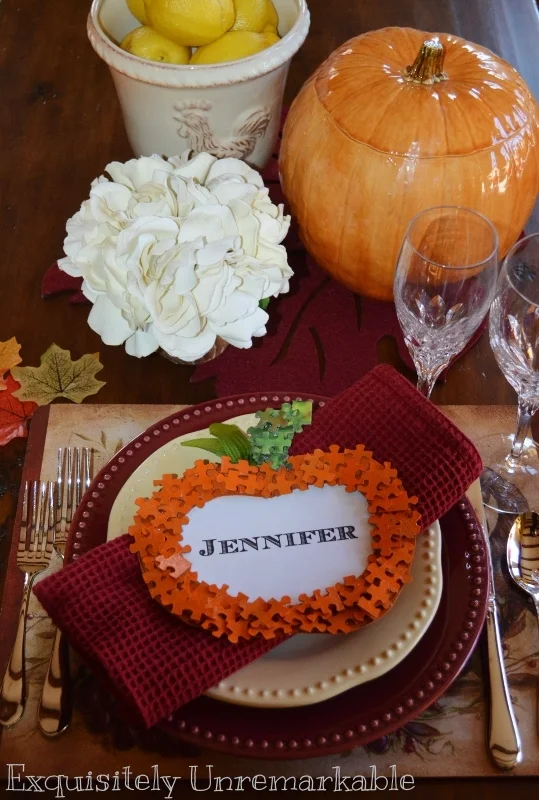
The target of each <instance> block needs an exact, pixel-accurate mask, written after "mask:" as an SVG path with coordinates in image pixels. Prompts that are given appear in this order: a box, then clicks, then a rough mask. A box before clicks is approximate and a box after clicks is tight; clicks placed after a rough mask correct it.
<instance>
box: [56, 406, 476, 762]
mask: <svg viewBox="0 0 539 800" xmlns="http://www.w3.org/2000/svg"><path fill="white" fill-rule="evenodd" d="M292 399H298V400H312V401H313V404H314V405H315V406H316V407H322V406H323V405H324V404H325V402H326V401H327V398H325V397H320V396H318V395H312V394H310V393H309V394H301V393H296V392H287V393H285V392H264V393H256V394H255V393H253V394H248V395H236V396H232V397H228V398H220V399H218V400H213V401H209V402H205V403H201V404H199V405H195V406H190V407H189V408H188V409H185V410H183V411H179V412H178V413H176V414H171V415H169V416H168V417H166V418H165V419H163V420H161V421H160V422H157V423H155V424H154V425H151V426H150V427H149V428H147V429H146V431H143V432H142V433H141V434H139V435H138V436H137V437H135V438H134V439H133V440H132V441H131V442H129V443H128V444H127V445H125V446H124V447H123V448H122V450H120V451H119V452H118V453H117V454H116V455H115V456H114V457H113V458H112V459H111V460H110V461H109V462H108V464H106V465H105V467H104V468H103V469H102V470H101V471H100V472H99V473H98V475H97V476H96V478H95V479H94V481H93V482H92V484H91V486H90V488H89V489H88V491H87V492H86V493H85V495H84V497H83V499H82V502H81V504H80V505H79V507H78V509H77V512H76V514H75V516H74V518H73V522H72V526H71V531H70V535H69V540H68V544H67V548H66V555H65V563H66V564H67V563H70V562H71V561H74V560H76V559H77V558H79V557H80V556H81V555H83V554H84V552H86V551H88V550H90V549H91V548H92V547H94V546H96V545H97V544H98V542H94V543H90V542H89V541H88V533H89V530H90V526H91V524H92V518H93V517H94V516H98V513H99V512H101V513H103V508H102V506H103V505H106V503H107V502H108V501H109V500H110V495H111V494H112V495H113V496H114V497H115V491H116V487H117V484H118V483H119V482H121V479H122V477H123V476H124V474H126V473H127V474H130V471H133V470H134V469H136V467H137V466H139V465H140V464H141V463H142V462H143V461H144V460H145V459H146V458H147V456H148V454H149V453H150V452H153V450H154V449H157V447H160V446H161V445H162V444H163V443H164V442H165V441H169V440H170V439H172V438H175V437H176V436H177V435H178V432H179V430H181V428H180V426H182V427H183V428H184V429H185V430H183V432H185V433H187V432H190V431H192V430H196V427H197V426H199V425H200V421H201V417H202V418H204V416H205V415H210V414H211V415H212V419H213V418H219V419H226V418H227V416H230V413H231V412H232V413H235V412H237V410H238V409H241V410H245V409H246V408H249V407H250V408H252V409H255V408H256V407H257V406H256V404H257V403H259V404H260V407H262V405H263V404H264V403H268V402H279V401H280V402H290V400H292ZM206 419H207V418H206ZM112 502H113V501H112ZM111 505H112V503H111ZM457 509H458V512H459V514H460V516H461V517H462V521H463V523H464V524H465V526H466V529H467V539H468V541H469V550H470V554H469V562H470V563H468V561H467V562H466V568H467V569H469V573H470V574H469V576H468V577H469V582H468V596H467V609H468V610H467V612H466V615H465V619H464V620H463V621H462V623H461V625H460V633H459V635H458V637H457V639H456V641H454V642H452V643H451V644H450V646H449V647H447V643H446V642H444V648H443V652H441V653H440V654H439V659H437V661H438V665H437V667H436V668H435V669H433V670H432V671H431V672H430V674H429V675H428V676H427V675H423V674H422V673H423V672H424V671H425V668H423V670H421V669H420V670H419V673H418V674H419V676H420V677H421V678H422V680H421V681H418V680H417V676H416V681H415V683H414V687H416V686H420V688H414V690H413V692H412V693H408V692H407V693H406V694H405V696H403V698H402V702H399V703H398V705H397V706H395V707H391V708H389V707H388V708H381V709H380V712H379V713H377V715H376V718H374V719H372V720H370V721H365V722H359V723H358V724H357V725H355V726H354V727H349V726H346V727H345V728H344V729H342V727H339V729H337V730H332V731H331V732H326V733H324V734H320V735H318V736H316V737H314V738H310V737H303V738H301V740H298V739H286V738H282V737H281V736H278V735H275V734H273V735H271V736H270V735H267V736H266V738H259V736H256V739H255V738H253V735H251V736H245V735H244V734H242V735H239V736H238V735H229V734H228V735H227V734H224V733H221V732H218V731H216V730H211V729H209V727H208V726H206V725H199V724H196V723H193V722H189V719H188V718H189V716H191V715H192V714H193V713H194V714H195V715H196V706H197V704H198V702H199V701H196V700H195V701H193V702H192V703H190V704H189V706H188V708H189V710H190V713H188V714H186V713H185V711H184V710H183V709H182V711H179V712H177V713H176V714H175V715H173V716H171V717H169V718H168V720H167V721H166V722H165V723H162V725H161V727H163V728H165V729H166V730H168V731H171V732H173V733H174V734H176V735H178V736H179V737H180V738H181V739H182V740H183V741H187V742H191V743H194V744H196V745H198V746H203V747H206V748H211V749H215V750H220V751H222V752H227V753H232V754H236V755H245V756H251V757H262V758H309V757H314V756H319V755H327V754H331V753H335V752H340V751H342V750H344V749H349V748H351V747H357V746H360V745H365V744H367V743H368V742H370V741H372V740H374V739H377V738H379V737H380V736H383V735H386V734H387V733H390V732H392V731H394V730H395V729H396V728H399V727H401V726H402V725H403V724H404V723H405V721H406V720H410V719H413V718H414V717H416V716H417V715H418V714H419V713H420V712H421V711H423V710H424V709H425V708H426V707H428V706H429V705H431V704H432V703H433V702H434V701H435V700H436V699H437V698H438V697H439V696H440V695H441V694H442V693H443V692H444V691H445V689H446V688H447V687H448V686H449V685H450V684H451V683H452V682H453V680H455V678H456V677H457V675H458V674H459V672H460V671H461V669H462V667H463V666H464V664H465V662H466V660H467V658H468V656H469V655H470V653H471V651H472V649H473V647H474V646H475V643H476V641H477V639H478V637H479V634H480V632H481V629H482V627H483V623H484V620H485V616H486V613H487V599H488V561H487V557H486V549H485V541H484V537H483V533H482V531H481V528H480V524H479V522H478V520H477V518H476V516H475V513H474V511H473V507H472V505H471V503H470V501H469V500H468V499H467V498H463V499H462V500H461V501H460V502H459V503H458V504H457ZM109 510H110V509H109ZM105 536H106V532H105ZM104 540H105V538H104V537H103V539H102V541H104ZM462 555H463V559H466V557H467V554H466V553H463V554H462ZM444 591H445V582H444ZM420 644H421V643H420ZM398 669H399V668H398V667H396V671H397V670H398ZM388 674H389V673H388ZM351 691H353V690H351ZM346 694H348V693H345V694H344V695H337V697H336V698H333V699H330V700H328V701H327V702H326V703H325V704H324V705H327V704H330V703H332V702H335V701H338V700H339V698H342V697H345V696H346ZM201 702H204V703H215V704H218V705H219V706H222V707H223V708H225V709H226V710H227V711H226V713H227V714H230V711H229V709H230V708H231V706H230V704H228V703H222V702H220V701H212V700H210V699H209V698H205V697H203V698H201ZM316 707H317V706H316V705H314V706H306V707H304V706H300V707H295V708H292V709H283V710H282V711H283V712H285V711H286V712H290V711H295V712H297V713H298V714H299V713H301V712H302V711H303V710H304V709H305V708H316ZM237 708H239V707H237ZM193 709H194V711H193ZM262 711H263V709H256V712H257V713H258V714H260V713H261V712H262ZM279 711H280V710H275V711H273V712H272V713H279ZM212 726H213V723H212ZM238 733H240V731H239V730H238ZM253 733H254V732H253Z"/></svg>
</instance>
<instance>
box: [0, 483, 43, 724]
mask: <svg viewBox="0 0 539 800" xmlns="http://www.w3.org/2000/svg"><path fill="white" fill-rule="evenodd" d="M55 488H56V487H55V484H54V483H53V482H51V481H49V482H47V483H45V482H44V481H41V483H40V482H38V481H32V482H31V483H26V484H25V486H24V494H23V500H22V515H21V529H20V532H19V544H18V549H17V566H18V567H19V569H20V570H22V572H24V590H23V596H22V601H21V610H20V612H19V623H18V626H17V634H16V636H15V642H14V644H13V650H12V652H11V657H10V659H9V663H8V665H7V669H6V672H5V674H4V680H3V683H2V690H1V692H0V723H1V724H2V725H5V726H8V725H13V724H14V723H15V722H17V721H18V720H19V719H20V718H21V717H22V715H23V712H24V708H25V705H26V674H25V672H26V670H25V642H26V619H27V615H28V601H29V599H30V591H31V589H32V585H33V583H34V579H35V577H36V575H37V574H38V573H40V572H42V571H43V570H44V569H45V568H46V567H47V566H48V564H49V562H50V560H51V555H52V551H53V540H54V521H55V514H54V511H55Z"/></svg>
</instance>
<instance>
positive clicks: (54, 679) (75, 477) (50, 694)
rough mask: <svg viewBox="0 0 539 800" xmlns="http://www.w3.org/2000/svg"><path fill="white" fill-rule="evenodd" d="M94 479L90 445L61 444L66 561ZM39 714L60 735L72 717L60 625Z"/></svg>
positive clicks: (57, 540)
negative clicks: (75, 516) (76, 519)
mask: <svg viewBox="0 0 539 800" xmlns="http://www.w3.org/2000/svg"><path fill="white" fill-rule="evenodd" d="M91 479H92V458H91V450H90V448H88V447H83V448H78V447H64V448H62V447H60V448H59V449H58V460H57V467H56V484H57V486H58V491H57V493H56V507H55V522H54V528H55V533H54V548H55V550H56V552H57V553H58V554H59V555H60V556H61V558H62V561H63V558H64V554H65V549H66V544H67V537H68V534H69V528H70V526H71V521H72V519H73V511H74V510H76V509H77V508H78V506H79V503H80V501H81V499H82V495H83V493H84V491H86V489H88V487H89V486H90V483H91ZM64 505H65V519H64V513H63V511H64ZM37 717H38V722H39V727H40V728H41V731H42V733H44V734H45V736H58V734H60V733H62V732H63V731H65V730H66V728H67V727H68V725H69V722H70V720H71V698H70V682H69V647H68V643H67V640H66V639H65V637H64V636H63V634H62V632H61V631H60V630H59V629H58V628H56V632H55V635H54V642H53V645H52V652H51V656H50V659H49V666H48V668H47V674H46V676H45V680H44V682H43V688H42V691H41V699H40V702H39V708H38V712H37Z"/></svg>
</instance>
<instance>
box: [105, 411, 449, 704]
mask: <svg viewBox="0 0 539 800" xmlns="http://www.w3.org/2000/svg"><path fill="white" fill-rule="evenodd" d="M229 421H230V422H234V423H236V424H238V425H239V426H240V427H241V428H243V429H244V430H246V429H247V428H248V427H249V426H250V425H253V424H256V421H257V420H256V417H255V415H254V414H245V415H243V416H241V417H235V418H234V419H231V420H229ZM208 435H209V431H207V430H203V431H197V432H196V433H189V434H186V435H184V436H179V437H178V438H177V439H174V440H173V441H171V442H169V443H168V444H166V445H164V446H163V447H161V448H160V449H159V450H156V451H155V453H152V455H151V456H149V457H148V458H147V459H146V461H145V462H144V463H143V464H141V466H140V467H139V468H138V469H137V470H135V472H134V473H133V474H132V475H131V477H130V478H129V479H128V480H127V481H126V483H125V484H124V486H123V487H122V489H121V490H120V492H119V493H118V496H117V497H116V500H115V502H114V505H113V507H112V510H111V513H110V517H109V526H108V533H107V539H113V538H115V537H116V536H121V535H122V534H124V533H125V532H126V531H127V529H128V528H129V526H130V525H131V522H132V520H133V515H134V514H135V511H136V505H135V500H136V498H137V497H147V496H149V495H150V494H151V493H152V492H153V490H154V485H153V481H154V479H155V478H158V477H160V476H161V475H163V474H165V473H167V472H173V473H177V474H180V475H181V474H182V472H183V471H184V470H186V469H187V468H188V467H191V466H192V465H193V464H194V462H195V461H196V460H197V458H200V451H197V450H195V449H191V448H188V447H182V446H181V442H182V441H186V440H187V439H195V438H198V437H200V436H208ZM412 577H413V580H412V581H411V583H409V584H408V585H407V586H405V587H404V589H403V590H402V591H401V594H400V596H399V599H398V600H397V602H396V604H395V606H394V607H393V608H392V609H391V611H390V613H388V614H386V615H385V616H384V617H383V618H382V619H381V620H378V621H377V622H375V623H372V624H371V625H367V626H366V627H364V628H362V629H361V630H358V631H356V632H355V633H350V634H337V635H331V634H316V633H312V634H297V635H296V636H293V637H291V638H290V639H288V640H287V641H286V642H284V643H283V644H281V645H279V646H278V647H276V648H275V649H274V650H271V651H270V652H269V653H266V655H265V656H263V657H262V658H259V659H257V660H256V661H254V662H252V663H251V664H249V665H248V666H247V667H244V668H243V669H241V670H240V671H239V672H236V673H235V674H234V675H232V676H231V677H230V678H228V679H227V680H225V681H222V682H221V683H219V684H218V685H217V686H216V687H214V688H213V689H211V690H210V691H209V692H207V694H208V695H209V696H210V697H213V698H215V699H218V700H225V701H227V702H230V703H235V704H239V705H249V706H261V707H271V706H273V707H279V708H282V707H285V706H301V705H309V704H311V703H318V702H320V701H322V700H327V699H328V698H329V697H332V696H334V695H337V694H340V693H341V692H344V691H346V690H347V689H350V688H352V687H353V686H358V685H359V684H361V683H365V682H366V681H370V680H372V679H373V678H377V677H379V676H380V675H383V674H384V673H386V672H388V671H389V670H390V669H393V667H395V666H397V664H398V663H399V662H400V661H402V659H403V658H405V656H407V655H408V653H410V651H411V650H412V649H413V648H414V647H415V645H416V644H417V643H418V642H419V640H420V639H421V637H422V636H423V634H424V633H425V631H426V630H427V628H428V626H429V624H430V623H431V621H432V619H433V617H434V615H435V613H436V610H437V608H438V604H439V602H440V597H441V594H442V569H441V531H440V526H439V525H438V523H435V524H434V525H433V526H432V527H431V528H429V530H428V531H426V532H425V533H423V534H421V536H420V537H419V539H418V545H417V549H416V554H415V558H414V563H413V565H412Z"/></svg>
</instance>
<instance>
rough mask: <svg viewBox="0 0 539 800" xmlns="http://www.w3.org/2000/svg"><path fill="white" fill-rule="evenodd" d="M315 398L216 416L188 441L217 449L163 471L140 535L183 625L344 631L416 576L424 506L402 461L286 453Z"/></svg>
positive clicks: (241, 631)
mask: <svg viewBox="0 0 539 800" xmlns="http://www.w3.org/2000/svg"><path fill="white" fill-rule="evenodd" d="M311 414H312V405H311V403H308V402H294V403H291V404H290V403H285V404H284V405H282V406H281V408H277V409H266V410H265V411H259V412H257V415H256V416H257V418H258V421H257V424H256V425H255V426H253V427H250V428H248V430H247V432H246V433H245V432H243V431H242V430H241V429H240V428H239V427H237V426H236V425H230V424H224V423H216V424H214V425H211V426H210V429H209V432H210V436H209V437H207V438H201V439H191V440H189V441H185V442H183V445H184V446H186V447H195V448H199V449H201V450H205V451H206V452H208V453H211V454H212V459H211V460H209V459H199V460H197V461H196V462H195V464H194V466H193V467H190V468H189V469H186V470H185V471H184V472H183V474H181V475H174V474H168V475H163V476H162V477H161V478H160V479H159V480H156V481H154V484H155V487H156V489H155V491H154V492H153V494H152V496H151V497H149V498H140V499H139V500H137V506H138V512H137V514H136V516H135V520H134V523H133V525H132V526H131V528H130V534H131V535H132V537H133V540H134V541H133V544H132V545H131V549H132V551H133V552H135V553H137V554H138V556H139V559H140V563H141V567H142V573H143V577H144V580H145V582H146V585H147V587H148V589H149V591H150V593H151V595H152V597H153V598H155V599H156V600H157V601H158V602H159V603H161V604H162V605H163V606H164V607H165V608H167V609H168V610H169V611H170V612H172V613H173V614H176V615H178V616H180V617H181V618H182V619H183V620H184V621H185V622H188V623H190V624H194V625H200V626H202V627H203V628H205V629H206V630H208V631H210V632H211V633H212V634H213V635H215V636H218V637H220V636H226V637H227V638H228V639H229V640H230V641H231V642H238V641H239V640H240V639H250V638H252V637H254V636H263V637H265V638H273V637H275V636H281V635H285V634H292V633H296V632H300V631H302V632H311V631H317V632H327V633H347V632H350V631H353V630H356V629H357V628H359V627H361V626H363V625H366V624H368V623H371V622H373V621H375V620H377V619H379V618H380V617H381V616H383V615H384V614H385V613H387V611H389V609H390V608H391V607H392V605H393V604H394V602H395V600H396V599H397V597H398V596H399V593H400V591H401V589H402V587H403V586H404V585H405V584H406V583H407V582H408V581H409V580H410V567H411V563H412V559H413V556H414V549H415V537H416V535H417V534H418V533H419V514H418V512H417V511H416V510H415V509H414V506H415V504H416V502H417V499H416V498H415V497H409V496H408V495H407V493H406V491H405V489H404V487H403V485H402V483H401V481H400V479H399V476H398V474H397V472H396V470H395V469H393V468H392V466H391V464H390V463H388V462H386V463H383V464H381V463H379V462H378V461H376V460H375V459H374V458H373V455H372V453H370V452H368V451H366V450H365V448H364V446H363V445H362V444H357V446H356V447H355V448H354V449H341V448H339V447H338V446H337V445H332V446H331V447H329V449H328V450H327V451H322V450H315V451H314V452H312V453H304V454H301V455H294V456H291V455H289V451H290V447H291V444H292V441H293V438H294V436H295V435H296V434H297V433H299V432H300V431H301V430H302V428H303V426H304V425H308V424H310V422H311Z"/></svg>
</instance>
